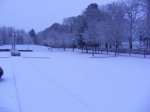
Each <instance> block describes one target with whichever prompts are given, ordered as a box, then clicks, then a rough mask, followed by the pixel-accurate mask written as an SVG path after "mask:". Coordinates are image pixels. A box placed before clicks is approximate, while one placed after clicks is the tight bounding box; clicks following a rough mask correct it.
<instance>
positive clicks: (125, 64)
mask: <svg viewBox="0 0 150 112" xmlns="http://www.w3.org/2000/svg"><path fill="white" fill-rule="evenodd" d="M28 47H29V46H28ZM30 49H36V50H35V51H38V52H29V53H22V56H21V57H11V56H10V53H9V52H5V53H0V66H2V67H3V68H4V71H5V76H4V80H2V81H1V82H0V112H149V111H150V107H149V104H150V59H149V58H146V59H144V58H143V57H140V56H139V57H126V56H120V57H113V56H106V55H99V56H98V55H97V56H96V57H92V56H91V55H89V54H81V53H79V52H75V53H73V52H70V51H69V52H63V51H61V50H57V51H56V50H53V51H51V50H50V51H48V50H47V49H48V48H44V47H39V46H38V47H37V46H30ZM39 49H40V50H39ZM42 51H44V52H42Z"/></svg>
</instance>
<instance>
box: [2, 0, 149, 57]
mask: <svg viewBox="0 0 150 112" xmlns="http://www.w3.org/2000/svg"><path fill="white" fill-rule="evenodd" d="M6 29H7V31H11V30H12V29H11V30H10V29H9V28H0V40H2V41H1V42H2V43H4V44H6V43H9V41H10V39H7V38H4V37H9V36H8V35H9V34H7V33H8V32H7V31H5V30H6ZM6 32H7V33H6ZM16 32H17V34H18V38H17V42H18V43H26V42H28V43H34V44H40V45H46V46H50V47H57V48H64V49H65V48H73V49H74V48H80V49H82V51H86V52H89V51H90V50H92V52H93V53H96V52H102V51H103V50H105V51H107V52H108V51H115V52H116V54H117V52H118V51H120V52H125V51H128V52H129V53H132V52H133V51H134V52H137V51H135V49H136V50H138V51H140V50H142V51H143V52H144V53H145V52H146V51H147V50H149V49H150V0H124V1H121V2H120V1H118V2H112V3H109V4H106V5H98V4H96V3H92V4H90V5H89V6H88V7H87V8H86V9H85V10H84V11H83V13H81V14H80V15H78V16H74V17H69V18H65V19H64V20H63V22H62V23H61V24H60V23H54V24H52V25H51V26H50V27H48V28H46V29H45V30H43V31H41V32H38V33H36V32H35V31H34V29H33V30H31V31H30V32H27V33H26V32H24V31H22V30H17V31H16ZM19 34H20V35H19ZM3 35H5V36H3Z"/></svg>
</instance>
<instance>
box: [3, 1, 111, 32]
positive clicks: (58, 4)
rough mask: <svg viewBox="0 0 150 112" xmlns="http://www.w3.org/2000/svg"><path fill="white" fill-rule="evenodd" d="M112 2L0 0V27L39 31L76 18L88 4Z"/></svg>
mask: <svg viewBox="0 0 150 112" xmlns="http://www.w3.org/2000/svg"><path fill="white" fill-rule="evenodd" d="M110 1H112V0H0V26H13V27H15V28H19V29H25V30H26V31H28V30H30V29H31V28H34V29H35V30H36V31H40V30H43V29H45V28H46V27H48V26H50V25H51V24H52V23H54V22H62V20H63V18H66V17H70V16H76V15H78V14H80V13H82V11H83V10H84V9H85V8H86V7H87V6H88V5H89V4H90V3H98V4H105V3H108V2H110Z"/></svg>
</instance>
